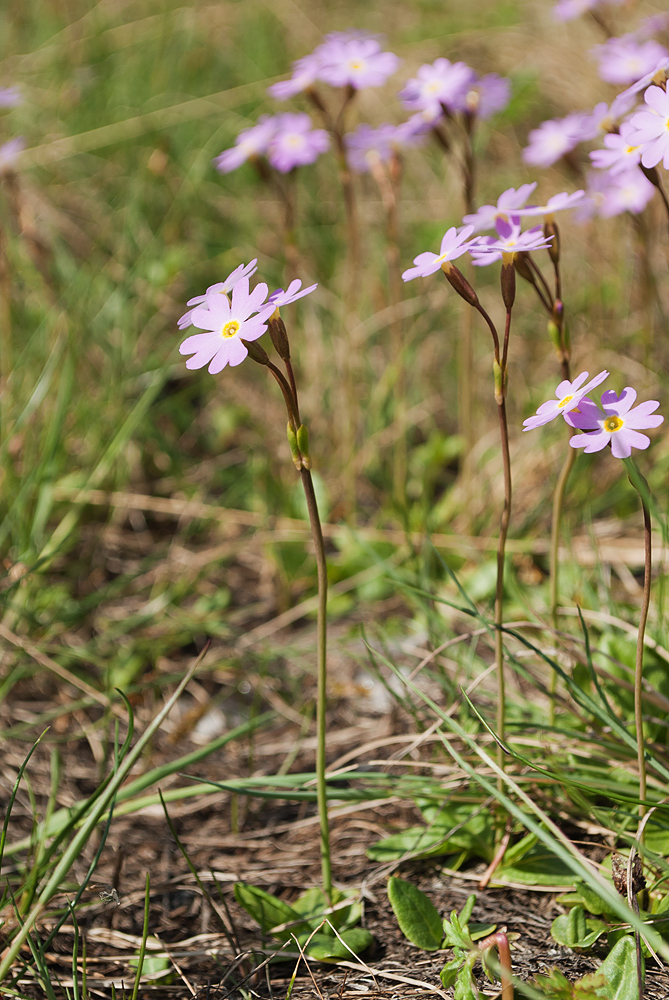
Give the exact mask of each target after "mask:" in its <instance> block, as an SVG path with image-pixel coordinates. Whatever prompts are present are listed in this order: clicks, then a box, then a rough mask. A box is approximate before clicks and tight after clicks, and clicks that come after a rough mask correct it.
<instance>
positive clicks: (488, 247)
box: [471, 219, 553, 267]
mask: <svg viewBox="0 0 669 1000" xmlns="http://www.w3.org/2000/svg"><path fill="white" fill-rule="evenodd" d="M495 229H496V230H497V236H496V237H495V236H482V237H481V238H480V239H479V241H478V243H477V244H476V246H473V247H472V249H471V255H472V263H474V264H475V265H476V266H477V267H486V266H487V265H488V264H494V263H495V261H497V260H503V259H504V257H506V256H507V255H511V257H513V255H514V254H517V253H529V251H530V250H547V249H548V247H550V245H551V242H552V239H553V237H552V236H544V234H543V229H542V227H541V226H534V227H533V228H532V229H527V230H526V231H525V232H524V233H522V232H521V231H520V225H518V224H517V223H514V222H513V221H510V220H507V219H497V221H496V223H495Z"/></svg>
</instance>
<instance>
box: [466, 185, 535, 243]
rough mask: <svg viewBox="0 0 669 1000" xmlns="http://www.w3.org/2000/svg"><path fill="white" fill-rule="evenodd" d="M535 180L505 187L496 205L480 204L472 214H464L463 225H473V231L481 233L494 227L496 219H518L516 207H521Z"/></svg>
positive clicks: (532, 188) (532, 189)
mask: <svg viewBox="0 0 669 1000" xmlns="http://www.w3.org/2000/svg"><path fill="white" fill-rule="evenodd" d="M536 186H537V182H536V181H534V182H533V183H532V184H521V185H520V187H519V188H518V190H516V188H507V190H506V191H503V192H502V194H501V195H500V196H499V198H498V199H497V204H496V205H481V207H480V208H479V209H478V211H476V212H474V214H473V215H465V217H464V218H463V220H462V221H463V222H464V223H465V225H470V226H473V227H474V232H475V233H483V232H485V230H486V229H494V228H495V223H496V222H497V220H498V219H507V220H508V219H509V218H511V219H518V218H519V216H518V209H519V208H522V206H523V205H524V204H525V202H526V201H527V199H528V198H529V197H530V195H531V194H532V192H533V191H534V189H535V187H536Z"/></svg>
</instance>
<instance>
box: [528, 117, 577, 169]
mask: <svg viewBox="0 0 669 1000" xmlns="http://www.w3.org/2000/svg"><path fill="white" fill-rule="evenodd" d="M586 119H587V116H586V115H584V114H583V112H581V111H575V112H573V113H572V114H570V115H567V116H566V118H555V119H552V118H551V119H549V120H548V121H546V122H542V123H541V125H540V126H539V128H535V129H532V131H531V132H530V134H529V136H528V139H529V145H527V146H526V147H525V149H524V150H523V152H522V157H523V159H524V161H525V163H529V164H530V165H531V166H533V167H550V166H551V165H552V164H553V163H556V162H557V160H559V159H560V157H561V156H564V155H565V153H569V152H571V150H572V149H574V148H575V147H576V146H578V144H579V142H581V141H582V136H583V129H584V124H585V122H586Z"/></svg>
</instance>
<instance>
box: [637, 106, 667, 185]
mask: <svg viewBox="0 0 669 1000" xmlns="http://www.w3.org/2000/svg"><path fill="white" fill-rule="evenodd" d="M643 99H644V101H645V102H646V104H647V105H648V107H649V108H650V110H649V111H639V112H638V113H637V114H636V115H632V117H631V118H630V125H631V126H632V129H631V130H630V134H629V140H630V142H631V143H634V144H635V145H638V146H639V147H640V149H641V163H642V164H643V166H644V167H654V166H655V165H656V164H657V163H659V162H660V160H662V161H663V165H664V168H665V170H667V169H669V94H667V93H666V91H664V90H662V88H661V87H649V88H648V90H647V91H646V93H645V94H644V95H643Z"/></svg>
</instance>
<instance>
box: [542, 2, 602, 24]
mask: <svg viewBox="0 0 669 1000" xmlns="http://www.w3.org/2000/svg"><path fill="white" fill-rule="evenodd" d="M598 3H599V0H558V3H556V4H555V6H554V7H553V17H554V18H555V20H556V21H573V20H574V18H575V17H580V16H581V14H585V12H586V10H592V8H593V7H596V6H597V4H598Z"/></svg>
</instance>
